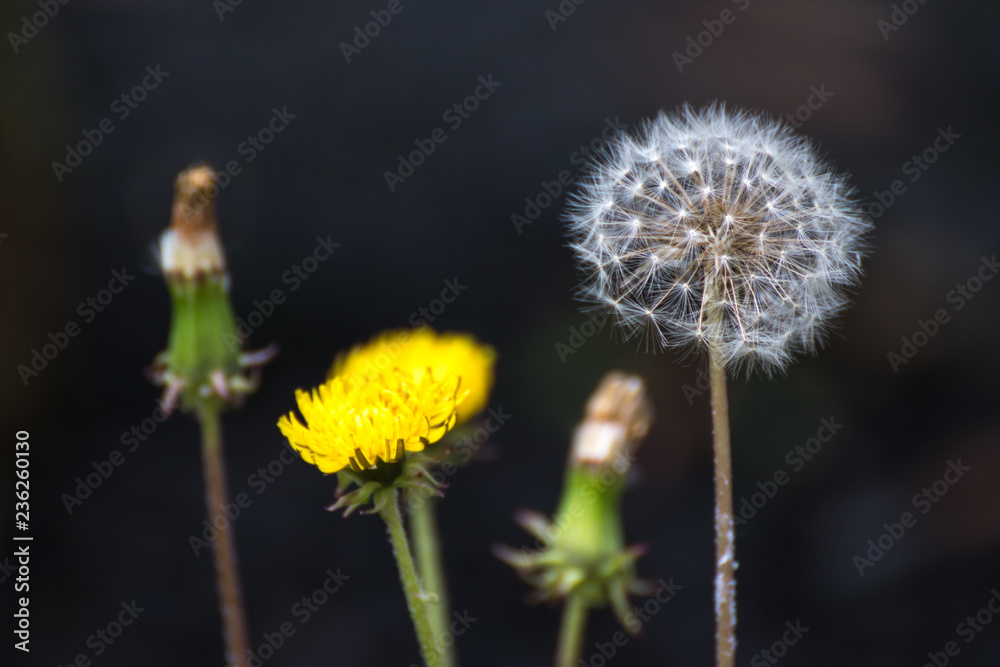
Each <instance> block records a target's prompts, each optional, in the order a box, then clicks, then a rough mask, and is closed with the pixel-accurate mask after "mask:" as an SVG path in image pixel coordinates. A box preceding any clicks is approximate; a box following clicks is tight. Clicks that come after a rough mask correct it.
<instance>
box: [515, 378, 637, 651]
mask: <svg viewBox="0 0 1000 667" xmlns="http://www.w3.org/2000/svg"><path fill="white" fill-rule="evenodd" d="M652 418H653V414H652V408H651V406H650V404H649V400H648V398H647V396H646V390H645V385H644V383H643V381H642V380H641V379H640V378H639V377H637V376H634V375H625V374H622V373H617V372H616V373H610V374H608V375H607V376H606V377H605V378H604V379H603V380H602V382H601V384H600V385H599V386H598V388H597V389H596V390H595V392H594V394H593V395H592V396H591V398H590V401H589V402H588V404H587V410H586V415H585V417H584V420H583V422H581V423H580V425H579V427H578V428H577V430H576V433H575V436H574V439H573V444H572V447H571V450H570V455H569V459H568V462H567V467H566V478H565V483H564V487H563V494H562V498H561V500H560V502H559V509H558V510H557V511H556V514H555V519H554V520H549V519H548V518H547V517H545V516H544V515H542V514H540V513H538V512H533V511H521V512H519V513H518V515H517V521H518V523H519V524H520V525H521V526H522V527H523V528H524V529H525V530H527V531H528V532H529V533H531V534H532V535H533V536H534V537H536V538H537V540H538V547H539V548H538V549H524V548H522V549H520V550H517V549H512V548H510V547H506V546H504V547H498V548H497V549H496V554H497V556H499V557H500V558H501V559H502V560H504V561H505V562H507V563H509V564H510V565H512V566H513V567H514V568H515V569H516V570H517V571H518V573H519V574H520V575H521V577H522V578H523V579H525V581H527V582H528V583H530V584H531V585H533V586H534V587H535V588H536V590H535V593H534V594H533V598H534V599H535V600H544V599H549V598H567V597H570V596H574V597H575V598H576V599H578V600H580V601H582V603H583V604H584V605H585V606H586V607H600V606H604V605H606V604H609V603H610V604H611V605H612V607H613V609H614V610H615V613H616V615H617V616H618V618H619V620H620V621H621V623H622V626H623V627H625V629H626V630H628V631H629V632H633V633H634V632H636V631H638V630H639V625H638V623H637V622H636V619H635V616H634V615H633V614H631V613H630V609H629V607H628V594H629V593H636V594H648V592H649V587H648V586H647V585H646V583H645V582H643V581H641V580H639V579H638V578H637V577H636V575H635V560H636V559H637V558H638V557H639V556H641V555H642V554H643V553H644V552H645V548H644V547H642V546H633V547H626V546H625V542H624V534H623V530H622V522H621V496H622V492H623V491H624V489H625V481H626V477H627V475H628V471H629V469H630V468H631V465H632V462H633V461H634V460H635V455H634V452H635V449H636V448H637V447H638V445H639V443H640V442H641V440H642V439H643V438H644V437H645V435H646V433H647V432H648V431H649V427H650V424H651V422H652Z"/></svg>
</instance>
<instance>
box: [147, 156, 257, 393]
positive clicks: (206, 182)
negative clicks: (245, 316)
mask: <svg viewBox="0 0 1000 667" xmlns="http://www.w3.org/2000/svg"><path fill="white" fill-rule="evenodd" d="M213 188H215V174H214V172H213V171H212V169H211V168H210V167H207V166H203V165H202V166H195V167H191V168H190V169H187V170H186V171H183V172H181V173H180V174H179V175H178V176H177V182H176V186H175V191H174V203H173V209H172V211H171V217H170V227H169V228H168V229H167V230H166V231H164V232H163V234H162V236H161V237H160V244H159V261H160V268H161V269H162V271H163V275H164V278H165V279H166V281H167V287H168V289H169V290H170V299H171V305H172V316H171V325H170V337H169V341H168V344H167V350H166V351H164V352H162V353H161V354H160V355H159V356H158V357H157V358H156V360H155V361H154V364H153V369H152V376H153V379H154V381H155V382H156V383H157V384H160V385H163V386H164V387H165V390H164V404H165V407H166V409H167V410H168V411H169V410H172V409H173V407H174V406H175V404H176V403H177V402H178V401H180V403H181V405H182V406H183V407H184V408H185V409H195V408H197V407H199V406H200V405H202V404H205V403H208V404H211V405H213V406H214V405H223V404H231V403H236V402H238V401H239V400H240V399H241V397H242V396H243V395H245V394H247V393H249V392H251V391H253V390H254V389H255V388H256V384H257V375H256V373H254V372H252V369H254V368H255V367H257V366H259V365H262V364H263V363H266V361H268V360H269V359H270V358H271V357H272V356H273V354H274V352H275V350H274V348H268V349H265V350H263V351H261V352H257V353H250V354H245V353H243V352H242V341H241V340H240V338H239V337H238V336H237V332H236V321H235V318H234V315H233V310H232V306H231V305H230V302H229V274H228V272H227V270H226V259H225V253H224V251H223V249H222V242H221V240H220V238H219V232H218V224H217V221H216V214H215V201H214V199H213V196H212V191H213Z"/></svg>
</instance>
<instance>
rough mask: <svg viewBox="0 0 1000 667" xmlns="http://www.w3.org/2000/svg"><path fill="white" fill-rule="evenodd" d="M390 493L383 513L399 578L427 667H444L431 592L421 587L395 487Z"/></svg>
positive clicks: (389, 490)
mask: <svg viewBox="0 0 1000 667" xmlns="http://www.w3.org/2000/svg"><path fill="white" fill-rule="evenodd" d="M387 492H388V493H391V494H392V496H391V498H389V501H388V502H386V503H383V509H382V511H381V512H380V513H381V514H382V518H383V519H385V523H386V525H388V527H389V540H390V542H392V550H393V553H394V554H395V555H396V565H397V566H399V578H400V580H401V581H402V582H403V592H404V593H405V594H406V606H407V607H408V608H409V610H410V617H411V618H412V619H413V627H414V629H415V630H416V631H417V640H418V641H419V642H420V651H421V653H423V656H424V662H425V663H426V664H427V667H442V662H441V657H440V655H439V654H438V651H437V648H436V646H435V643H434V630H433V628H432V627H431V621H430V616H429V614H428V611H427V595H426V593H424V591H423V589H422V588H421V585H420V579H419V577H418V576H417V569H416V567H415V566H414V564H413V555H412V554H411V553H410V543H409V541H408V540H407V537H406V529H405V528H404V527H403V517H402V514H400V511H399V497H398V495H397V491H396V489H394V488H390V489H388V490H387Z"/></svg>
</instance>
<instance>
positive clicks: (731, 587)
mask: <svg viewBox="0 0 1000 667" xmlns="http://www.w3.org/2000/svg"><path fill="white" fill-rule="evenodd" d="M709 367H710V370H709V375H710V378H711V384H712V434H713V436H714V445H715V633H716V634H715V641H716V645H715V664H716V667H733V665H734V662H735V658H736V548H735V538H734V534H733V487H732V477H733V463H732V455H731V450H730V442H729V403H728V400H727V398H726V370H725V368H724V367H723V365H722V363H721V360H720V359H719V357H718V353H717V352H715V351H714V350H713V351H712V352H711V354H710V359H709Z"/></svg>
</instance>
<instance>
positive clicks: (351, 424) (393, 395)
mask: <svg viewBox="0 0 1000 667" xmlns="http://www.w3.org/2000/svg"><path fill="white" fill-rule="evenodd" d="M460 384H461V382H460V380H459V378H458V376H456V375H450V374H447V373H441V374H432V373H427V372H423V371H419V372H414V371H403V370H400V369H398V368H389V369H387V370H385V371H383V372H381V373H377V374H372V375H371V376H367V377H366V376H360V375H351V376H336V377H333V378H331V379H329V380H328V381H327V382H326V383H325V384H323V385H321V386H320V387H318V388H317V389H314V390H313V391H311V392H307V391H303V390H301V389H300V390H298V391H296V392H295V399H296V401H297V403H298V407H299V411H300V412H301V413H302V417H303V419H304V421H305V423H303V422H302V421H300V420H299V418H298V416H297V415H295V413H294V412H293V413H290V414H288V415H285V416H283V417H281V419H279V420H278V427H279V428H280V429H281V432H282V433H283V434H284V436H285V437H286V438H288V442H289V443H290V444H291V445H292V447H293V448H294V449H295V451H297V452H298V453H299V454H300V455H301V456H302V458H303V459H305V460H306V461H308V462H310V463H312V464H313V465H315V466H316V467H317V468H319V469H320V470H321V471H322V472H324V473H334V472H338V471H340V470H343V469H344V468H350V469H352V470H354V471H362V470H368V469H370V468H376V467H378V465H379V463H380V462H385V463H394V462H396V461H399V460H400V459H401V458H402V457H403V455H404V453H405V452H407V451H410V452H419V451H421V450H423V448H424V447H425V446H426V445H429V444H431V443H434V442H437V441H438V440H440V439H441V437H442V436H444V434H445V433H447V432H448V430H449V429H451V428H452V427H453V426H454V425H455V422H456V419H457V408H458V406H459V405H460V404H461V403H462V401H463V399H464V398H465V390H464V388H461V387H460Z"/></svg>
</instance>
